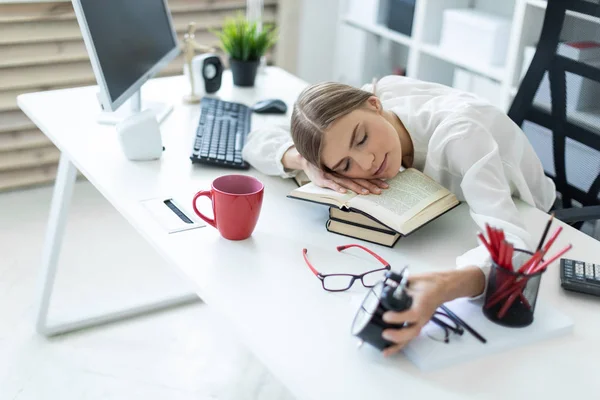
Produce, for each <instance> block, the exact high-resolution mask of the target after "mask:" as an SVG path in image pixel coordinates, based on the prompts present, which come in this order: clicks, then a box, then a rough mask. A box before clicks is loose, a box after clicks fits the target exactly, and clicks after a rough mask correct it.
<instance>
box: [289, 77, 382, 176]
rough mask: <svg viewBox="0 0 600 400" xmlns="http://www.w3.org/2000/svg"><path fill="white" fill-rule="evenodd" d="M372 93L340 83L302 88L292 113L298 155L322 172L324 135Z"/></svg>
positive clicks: (293, 136)
mask: <svg viewBox="0 0 600 400" xmlns="http://www.w3.org/2000/svg"><path fill="white" fill-rule="evenodd" d="M371 96H372V93H369V92H367V91H364V90H361V89H357V88H355V87H352V86H349V85H345V84H342V83H333V82H325V83H318V84H316V85H312V86H309V87H308V88H306V89H304V90H303V91H302V93H300V96H299V97H298V100H297V101H296V104H294V110H293V111H292V124H291V125H292V128H291V131H292V139H293V140H294V144H295V145H296V149H297V150H298V153H300V155H301V156H302V157H304V159H306V160H307V161H308V162H310V163H311V164H313V165H315V166H316V167H319V168H321V169H324V170H327V167H326V166H325V165H323V164H322V162H321V151H322V147H323V134H324V133H325V131H326V130H327V128H328V127H329V125H331V124H332V123H333V122H334V121H335V120H337V119H338V118H340V117H343V116H344V115H346V114H349V113H351V112H352V111H354V110H356V109H358V108H361V107H363V106H364V105H365V102H366V101H367V100H368V99H369V97H371Z"/></svg>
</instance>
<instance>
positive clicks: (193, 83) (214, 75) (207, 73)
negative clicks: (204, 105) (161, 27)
mask: <svg viewBox="0 0 600 400" xmlns="http://www.w3.org/2000/svg"><path fill="white" fill-rule="evenodd" d="M195 31H196V24H195V23H193V22H190V23H189V24H188V31H187V33H186V34H185V35H184V36H183V52H184V57H185V64H184V65H183V73H184V75H185V76H186V77H187V78H188V79H189V82H190V94H188V95H185V96H184V98H183V100H184V101H185V102H186V103H189V104H195V103H199V102H200V99H201V98H202V97H203V96H204V95H205V94H212V93H215V92H217V91H218V90H219V89H220V88H221V77H222V75H223V69H224V68H223V63H222V62H221V58H220V57H219V56H218V55H217V54H215V51H216V49H215V48H213V47H210V46H205V45H202V44H200V43H198V42H197V41H196V40H195ZM197 51H198V52H204V54H199V55H196V52H197ZM203 82H204V84H203Z"/></svg>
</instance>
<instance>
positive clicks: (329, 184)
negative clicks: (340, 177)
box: [320, 179, 346, 193]
mask: <svg viewBox="0 0 600 400" xmlns="http://www.w3.org/2000/svg"><path fill="white" fill-rule="evenodd" d="M320 186H322V187H326V188H329V189H333V190H335V191H336V192H340V193H346V188H344V187H342V186H340V185H338V184H337V183H335V182H334V181H332V180H331V179H325V180H324V181H323V184H322V185H320Z"/></svg>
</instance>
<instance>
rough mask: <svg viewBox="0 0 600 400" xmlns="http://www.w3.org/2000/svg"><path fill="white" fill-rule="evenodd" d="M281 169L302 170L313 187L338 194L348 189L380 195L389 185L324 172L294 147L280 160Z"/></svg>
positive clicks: (380, 181) (378, 180)
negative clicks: (312, 183) (327, 189)
mask: <svg viewBox="0 0 600 400" xmlns="http://www.w3.org/2000/svg"><path fill="white" fill-rule="evenodd" d="M281 163H282V164H283V167H284V168H286V169H288V170H298V169H301V170H303V171H304V172H305V173H306V175H307V176H308V178H309V179H310V180H311V181H312V182H314V184H315V185H317V186H320V187H326V188H329V189H333V190H335V191H337V192H340V193H346V190H348V189H350V190H352V191H353V192H355V193H359V194H369V193H373V194H380V193H381V189H387V188H388V187H389V185H388V184H387V183H385V182H384V181H382V180H381V179H370V180H367V179H352V178H346V177H343V176H341V175H338V174H332V173H329V172H324V171H322V170H321V169H319V168H317V167H316V166H314V165H312V164H311V163H309V162H308V161H306V160H305V159H304V158H303V157H302V156H301V155H300V153H298V150H296V148H295V147H290V148H289V149H288V150H287V151H286V152H285V154H284V155H283V158H282V159H281Z"/></svg>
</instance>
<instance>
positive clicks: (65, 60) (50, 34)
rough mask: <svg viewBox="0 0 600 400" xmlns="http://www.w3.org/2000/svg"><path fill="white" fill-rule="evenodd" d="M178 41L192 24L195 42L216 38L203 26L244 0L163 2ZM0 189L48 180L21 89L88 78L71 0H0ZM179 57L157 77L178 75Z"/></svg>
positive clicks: (48, 153) (270, 7) (40, 137)
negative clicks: (21, 102)
mask: <svg viewBox="0 0 600 400" xmlns="http://www.w3.org/2000/svg"><path fill="white" fill-rule="evenodd" d="M264 3H265V12H264V20H265V22H272V23H276V22H277V12H278V6H277V5H278V0H265V2H264ZM169 5H170V8H171V13H172V15H173V22H174V24H175V29H176V31H177V33H178V36H179V37H180V39H181V38H182V37H183V34H184V32H185V31H186V28H187V24H188V23H189V22H191V21H194V22H195V23H196V26H197V31H196V39H197V40H198V41H199V42H200V43H204V44H208V45H216V44H217V43H218V42H217V40H216V38H215V37H214V35H213V34H211V33H210V32H208V29H209V28H218V27H220V26H221V24H222V22H223V20H224V18H225V17H227V16H232V15H234V14H235V13H237V12H240V11H241V12H244V10H245V5H246V1H245V0H169ZM0 32H1V34H0V191H3V190H12V189H16V188H21V187H27V186H31V185H37V184H41V183H49V182H52V181H53V180H54V177H55V174H56V167H57V164H58V158H59V152H58V150H57V149H56V148H55V147H54V146H53V145H52V143H51V142H50V141H49V140H48V139H47V138H46V136H44V134H43V133H42V132H40V131H39V130H38V129H37V127H36V126H35V125H34V124H33V122H31V121H30V120H29V119H28V118H27V117H26V116H25V114H23V113H22V112H21V111H20V109H19V108H18V106H17V100H16V97H17V96H18V95H19V94H21V93H29V92H37V91H42V90H49V89H58V88H65V87H73V86H82V85H95V84H96V81H95V78H94V75H93V72H92V68H91V65H90V62H89V59H88V56H87V52H86V49H85V46H84V44H83V40H82V38H81V33H80V30H79V26H78V24H77V20H76V18H75V14H74V12H73V8H72V6H71V2H65V1H57V2H41V3H16V2H15V3H0ZM182 67H183V59H182V56H179V57H178V58H177V59H176V60H174V61H173V62H172V63H171V64H169V66H167V68H166V69H165V70H164V71H162V72H161V74H160V76H168V75H179V74H181V73H182Z"/></svg>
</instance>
